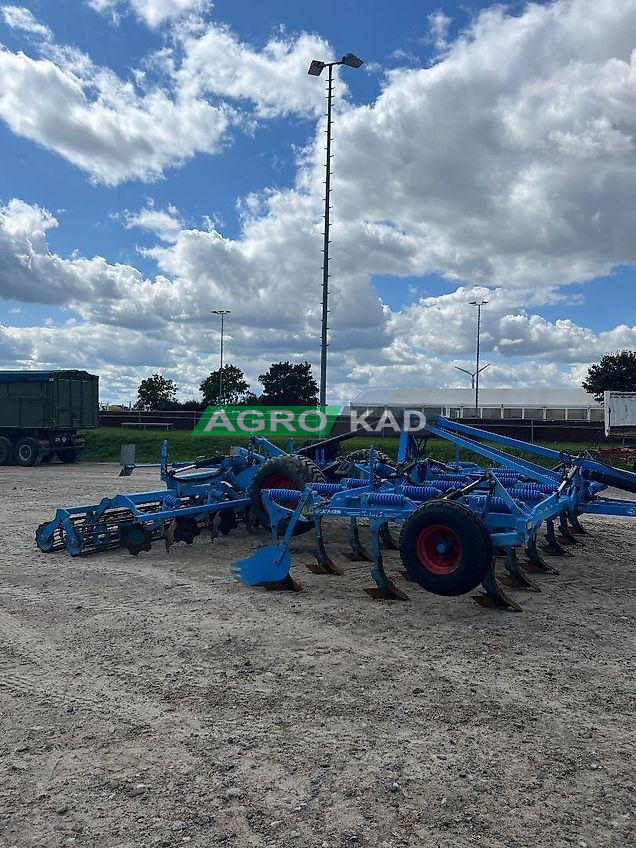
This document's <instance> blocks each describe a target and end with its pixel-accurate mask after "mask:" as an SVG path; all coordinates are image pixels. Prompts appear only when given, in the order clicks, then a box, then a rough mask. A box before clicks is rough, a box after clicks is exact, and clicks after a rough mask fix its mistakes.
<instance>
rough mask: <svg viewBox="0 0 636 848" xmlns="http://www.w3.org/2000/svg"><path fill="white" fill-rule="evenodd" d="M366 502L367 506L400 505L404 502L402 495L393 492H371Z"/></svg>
mask: <svg viewBox="0 0 636 848" xmlns="http://www.w3.org/2000/svg"><path fill="white" fill-rule="evenodd" d="M367 503H368V504H369V506H400V505H401V504H403V503H404V497H403V496H402V495H396V494H395V493H394V492H371V493H370V494H369V496H368V498H367Z"/></svg>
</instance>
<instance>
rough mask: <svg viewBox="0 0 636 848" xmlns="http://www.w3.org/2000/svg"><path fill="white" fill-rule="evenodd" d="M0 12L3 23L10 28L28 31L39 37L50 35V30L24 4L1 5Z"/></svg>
mask: <svg viewBox="0 0 636 848" xmlns="http://www.w3.org/2000/svg"><path fill="white" fill-rule="evenodd" d="M0 14H1V15H2V17H3V18H4V22H5V24H6V25H7V26H8V27H10V28H11V29H18V30H22V31H23V32H29V33H32V34H33V35H37V36H39V37H41V38H49V37H50V36H51V30H50V29H49V28H48V27H47V26H45V25H44V24H42V23H40V22H39V21H37V20H36V19H35V17H34V16H33V13H32V12H31V11H30V10H29V9H26V8H25V7H24V6H1V7H0Z"/></svg>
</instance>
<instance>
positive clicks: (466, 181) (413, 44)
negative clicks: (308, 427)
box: [0, 0, 636, 399]
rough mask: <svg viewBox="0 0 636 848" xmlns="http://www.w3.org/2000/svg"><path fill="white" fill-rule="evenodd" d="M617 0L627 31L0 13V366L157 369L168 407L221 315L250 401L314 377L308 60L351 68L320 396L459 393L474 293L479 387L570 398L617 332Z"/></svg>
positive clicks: (548, 9) (627, 233)
mask: <svg viewBox="0 0 636 848" xmlns="http://www.w3.org/2000/svg"><path fill="white" fill-rule="evenodd" d="M623 5H624V9H623V13H624V14H623V17H622V26H620V25H619V23H617V21H616V19H615V16H613V14H612V10H611V8H609V9H608V4H606V3H600V4H592V3H591V0H559V2H557V3H555V4H543V6H541V4H535V6H533V7H530V8H526V7H525V6H524V5H523V4H511V5H508V6H506V7H498V8H495V7H493V8H491V7H490V6H491V4H487V3H471V4H466V3H454V2H446V3H421V2H417V3H416V2H403V3H400V4H397V5H396V7H395V8H394V9H391V10H390V12H389V11H388V10H387V6H386V3H380V2H376V1H375V0H373V2H364V3H362V2H353V0H350V1H349V2H342V0H341V2H338V3H336V2H332V0H327V2H322V3H320V4H299V3H292V2H283V0H274V1H273V2H268V3H261V4H244V3H235V2H229V0H219V2H216V3H215V4H214V5H212V4H211V3H205V2H203V0H198V2H197V0H58V2H56V3H51V2H48V0H24V2H22V3H18V2H16V3H12V4H4V5H2V4H0V42H1V43H2V44H3V45H4V48H3V50H2V52H0V60H2V61H4V62H5V68H4V69H1V68H0V71H2V72H3V77H4V79H5V80H7V81H8V85H7V86H6V89H7V90H6V91H5V94H4V100H3V99H2V97H3V95H2V94H1V93H0V162H2V167H1V168H0V207H4V209H5V210H8V211H7V212H6V214H5V219H3V220H4V231H3V232H4V235H5V240H4V241H2V240H0V297H1V298H2V299H0V331H2V332H3V335H2V336H0V355H2V356H3V357H4V361H3V366H9V367H11V366H15V367H41V366H43V365H46V366H47V367H48V366H52V367H56V366H61V367H62V366H64V367H66V366H69V365H75V364H77V365H80V364H81V362H80V359H81V360H83V362H84V363H85V366H86V367H88V368H89V369H90V370H95V371H98V372H99V373H101V374H102V375H103V380H102V385H103V391H106V392H107V394H108V396H109V399H116V397H117V396H118V394H124V395H127V396H128V395H130V394H131V393H132V394H134V386H135V385H136V382H138V380H139V378H140V377H141V376H145V375H147V374H149V373H152V372H153V371H154V370H156V368H157V367H158V364H157V363H158V361H159V359H162V360H165V362H166V363H167V365H165V366H162V367H163V370H165V371H166V373H168V374H169V375H170V376H174V377H175V379H176V380H177V382H178V384H179V385H180V387H182V393H183V394H184V396H187V395H190V394H193V393H194V392H196V387H197V385H198V382H200V379H203V377H204V376H205V374H206V373H207V371H209V370H210V369H211V368H213V367H215V364H216V363H215V353H214V346H215V328H214V326H213V325H210V326H206V325H205V322H204V321H203V320H202V314H203V313H204V312H206V310H207V308H208V306H215V305H218V304H219V303H220V301H223V302H224V305H230V306H232V308H233V314H234V315H235V316H236V317H235V319H232V320H234V321H235V323H234V328H232V324H231V323H230V325H229V331H228V332H229V336H228V352H229V356H230V358H231V359H232V360H233V361H235V362H236V363H237V364H239V365H240V366H241V367H243V368H244V370H245V371H246V373H247V374H248V377H249V379H250V381H251V382H252V384H253V385H254V384H255V379H256V377H257V375H258V373H259V370H263V369H264V367H266V365H267V364H268V362H271V361H272V359H274V358H285V359H286V358H290V357H291V358H292V359H298V360H303V359H309V360H310V361H312V362H313V363H314V364H317V362H318V360H319V355H318V351H317V336H318V322H319V296H320V292H319V284H320V208H321V196H320V192H321V185H322V182H321V181H322V178H323V175H322V170H321V157H322V155H323V154H322V151H321V146H322V143H323V142H322V132H323V130H324V119H323V118H322V116H321V108H322V107H321V101H320V94H321V92H322V89H323V87H324V82H323V80H319V79H313V78H309V82H308V80H307V79H306V64H307V58H308V57H309V58H311V57H313V56H314V55H316V58H321V57H322V58H326V57H327V54H328V53H329V54H332V55H341V54H342V53H344V52H347V51H352V52H355V53H356V54H358V55H360V56H361V57H363V58H364V59H365V65H364V66H363V68H362V69H360V70H352V69H349V68H346V69H343V71H342V73H341V80H340V81H338V83H337V85H338V86H339V91H340V92H342V91H343V87H344V86H346V98H345V100H344V101H342V100H341V101H339V104H338V107H337V113H336V122H335V125H334V154H335V156H334V199H333V200H334V222H335V223H334V230H333V238H334V246H333V261H332V272H333V277H334V283H333V285H334V292H335V293H334V296H333V298H332V308H333V321H332V324H333V331H332V343H333V356H332V360H330V362H332V363H333V364H332V365H331V364H330V369H331V370H330V386H331V389H330V391H331V392H332V393H333V395H334V397H338V398H342V397H346V396H348V395H351V394H355V392H356V391H358V390H361V389H363V388H366V387H367V386H368V385H397V384H402V385H407V384H408V385H420V384H422V385H444V384H456V381H457V378H456V377H455V376H454V375H453V370H454V368H453V366H454V365H455V364H462V363H469V362H470V357H471V355H472V353H471V351H472V345H473V343H474V339H473V320H474V315H472V314H471V313H472V311H471V309H470V307H469V306H468V301H469V300H470V299H474V297H475V296H480V297H486V298H487V299H490V301H491V304H492V306H491V307H490V310H491V311H490V315H489V316H486V317H485V339H484V344H485V349H486V355H487V356H488V357H489V359H490V360H491V361H492V362H493V366H494V367H492V368H491V369H490V373H489V374H488V378H487V379H488V380H489V381H490V383H491V384H492V385H505V384H527V383H528V382H532V381H533V380H534V381H537V382H541V383H543V384H554V383H559V382H563V383H572V382H576V381H577V380H579V379H580V376H581V374H582V373H584V371H585V368H586V365H587V363H589V362H590V361H593V360H594V359H597V358H598V356H599V355H600V354H601V353H602V352H604V351H605V350H606V349H610V348H616V347H619V346H620V347H622V346H630V345H632V346H633V344H634V339H636V329H635V328H634V327H633V325H634V324H635V323H636V321H635V318H636V296H635V295H634V270H633V266H634V261H636V257H634V253H633V248H632V245H631V242H632V241H633V238H632V234H631V225H630V224H629V221H630V219H631V217H632V216H633V212H634V209H633V197H634V195H633V192H632V191H631V187H632V180H636V175H635V173H634V171H635V163H634V160H633V147H630V145H633V141H634V136H633V126H632V116H633V114H634V112H631V111H630V109H629V108H628V106H630V105H631V106H632V107H633V106H634V93H633V87H632V88H631V90H630V87H629V85H628V83H627V81H625V82H623V80H622V79H621V74H620V73H617V71H616V63H617V62H618V63H623V64H624V65H625V66H626V67H628V66H629V61H630V58H629V53H628V51H627V45H628V44H630V43H631V44H632V45H633V44H634V32H635V31H636V20H635V18H636V15H635V11H634V7H633V3H632V2H631V0H625V2H624V3H623ZM177 11H178V12H180V13H181V14H177V13H176V12H177ZM590 15H596V16H597V20H596V22H595V26H596V40H595V41H594V40H593V39H591V37H590V39H589V41H586V39H585V37H581V33H582V32H584V31H585V30H586V29H587V23H589V20H590ZM45 28H47V29H45ZM630 39H631V41H630ZM546 45H551V46H550V47H549V52H548V53H546V54H545V55H546V56H547V57H548V58H545V59H544V60H543V62H540V61H539V60H538V58H537V55H538V54H540V53H541V52H542V50H543V49H544V47H545V46H546ZM73 51H74V52H73ZM159 51H161V53H160V59H157V58H156V56H157V54H158V53H159ZM321 51H322V52H321ZM23 54H24V55H26V57H27V59H25V58H24V55H23ZM493 56H497V57H499V58H500V65H501V67H497V61H494V62H493V61H492V57H493ZM153 57H154V58H153ZM577 63H580V64H581V67H585V68H586V73H587V74H588V76H589V79H588V80H587V82H586V81H584V80H583V79H582V78H581V77H578V76H575V75H573V73H572V69H573V68H575V67H576V65H577ZM283 65H284V67H285V69H286V70H285V72H282V71H281V68H282V67H283ZM611 69H614V70H613V71H611ZM611 73H614V78H613V79H612V81H611V84H612V85H613V86H614V88H613V89H610V82H609V76H610V74H611ZM142 74H145V76H144V77H143V81H141V80H142V76H141V75H142ZM310 84H313V86H314V88H313V89H312V88H311V87H310ZM621 84H624V85H625V89H624V92H621V91H618V92H617V87H618V88H619V89H620V86H621ZM586 85H587V86H588V88H587V89H586ZM80 91H81V95H80V94H79V93H78V92H80ZM621 97H623V99H622V100H621ZM56 98H59V102H60V110H59V112H58V113H56V112H55V109H54V108H51V114H47V110H46V108H43V105H42V104H43V101H44V99H46V101H47V102H48V103H49V104H50V103H54V102H57V101H56ZM153 98H162V99H163V100H162V102H164V103H165V107H166V108H165V109H164V108H161V107H159V108H158V109H157V110H156V111H154V112H153V108H154V107H153V105H152V100H153ZM615 101H620V102H621V104H622V105H621V110H622V111H621V115H620V119H619V118H618V117H617V115H616V113H615V109H616V106H615ZM564 103H567V108H564V106H563V104H564ZM168 108H174V119H173V120H171V119H169V118H168V117H166V119H165V126H164V125H163V120H162V116H163V114H164V113H166V110H167V109H168ZM100 110H101V111H100ZM83 112H85V114H82V113H83ZM555 112H556V113H558V114H557V115H556V117H554V116H553V115H554V113H555ZM146 113H148V114H151V115H152V118H151V119H150V121H149V122H146ZM548 116H550V119H548ZM182 119H183V123H182V124H181V123H180V122H181V120H182ZM225 120H227V125H225V126H224V125H223V122H224V121H225ZM144 126H145V127H146V128H147V129H146V130H145V131H144ZM190 128H191V129H190ZM215 134H216V135H215ZM171 135H174V137H172V138H171ZM150 136H152V137H150ZM146 148H147V150H148V158H149V160H152V163H151V164H148V166H147V167H146V164H145V163H144V156H145V153H144V150H145V149H146ZM472 163H474V167H473V166H472ZM12 202H13V205H10V204H11V203H12ZM148 211H151V212H153V213H160V214H161V215H163V216H165V220H167V221H168V222H170V221H171V222H172V223H169V224H168V226H169V229H170V233H171V234H170V235H169V237H168V238H166V237H165V232H164V231H161V232H160V231H159V230H161V227H163V226H164V223H165V221H164V223H162V224H161V225H159V224H158V223H157V221H156V220H155V219H153V220H152V221H151V222H150V224H149V223H148V222H149V221H150V219H149V218H148V217H147V214H146V213H147V212H148ZM339 213H341V214H340V216H339ZM42 216H44V217H42ZM46 216H49V217H48V218H47V217H46ZM50 216H52V217H53V218H54V219H55V221H54V222H51V220H50ZM16 220H17V221H18V224H16V223H15V222H16ZM158 227H159V229H158ZM0 232H2V231H0ZM363 245H366V247H364V249H363V248H362V246H363ZM2 251H5V253H4V255H3V253H2ZM148 251H150V254H149V253H148ZM25 256H28V259H25ZM16 269H17V270H16ZM135 275H136V276H135ZM157 275H160V277H161V279H160V281H159V284H157V280H156V276H157ZM268 275H269V276H268ZM18 278H19V279H20V280H22V279H23V278H24V281H23V283H19V282H17V280H18ZM272 278H275V285H273V287H272V289H273V290H272V292H271V296H270V297H267V296H266V295H264V294H263V292H266V291H267V287H268V285H269V283H268V280H272ZM301 289H302V291H303V292H305V290H306V293H305V294H303V296H302V297H301V296H300V293H301V292H300V290H301ZM263 299H264V300H263ZM235 302H236V308H234V303H235ZM168 303H169V304H170V306H169V308H168V306H167V304H168ZM43 328H45V329H44V330H43ZM82 336H83V337H84V338H85V339H90V343H88V342H87V346H86V349H85V350H84V353H83V355H82V357H80V356H79V355H78V353H77V351H76V352H75V353H73V350H74V347H73V346H74V345H76V343H77V339H78V338H81V337H82ZM133 338H134V348H135V353H134V355H133V354H131V356H130V365H129V366H128V367H125V368H122V362H124V363H125V362H126V359H125V355H124V354H123V353H122V350H125V348H126V345H127V344H129V345H130V344H131V340H132V339H133ZM120 348H121V350H120ZM208 348H210V350H208ZM115 349H117V353H116V354H115V353H114V351H115ZM75 350H76V348H75ZM159 350H161V351H162V354H161V356H160V357H159V359H158V351H159ZM144 351H145V352H144ZM73 359H76V360H77V362H72V361H71V360H73ZM133 360H134V361H133Z"/></svg>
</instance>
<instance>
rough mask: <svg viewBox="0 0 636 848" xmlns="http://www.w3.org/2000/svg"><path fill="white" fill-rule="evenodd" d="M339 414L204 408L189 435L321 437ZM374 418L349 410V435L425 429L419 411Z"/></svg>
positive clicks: (330, 409)
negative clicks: (352, 433) (398, 415)
mask: <svg viewBox="0 0 636 848" xmlns="http://www.w3.org/2000/svg"><path fill="white" fill-rule="evenodd" d="M341 411H342V407H340V406H317V407H315V406H311V407H310V406H290V407H283V406H261V407H245V406H208V408H207V409H206V410H205V412H204V413H203V415H202V416H201V418H200V419H199V421H198V423H197V425H196V427H195V428H194V431H193V434H195V435H197V436H206V435H217V436H221V435H241V434H245V435H254V434H258V435H260V436H314V437H325V436H328V435H329V434H330V433H331V430H332V429H333V426H334V424H335V422H336V419H337V417H338V416H339V415H340V413H341ZM376 415H377V412H376V413H375V415H372V411H371V410H366V411H365V412H362V413H358V412H356V411H354V410H352V411H351V413H350V422H349V427H350V431H351V432H355V431H363V432H367V433H377V434H378V435H380V434H381V433H382V432H383V431H384V430H386V429H389V430H393V431H394V432H395V433H400V432H401V431H402V429H403V428H405V429H406V430H407V431H408V432H411V433H412V432H417V431H419V430H423V429H425V427H426V416H425V415H424V413H423V412H420V411H419V410H404V414H403V416H402V415H400V420H397V419H396V417H395V415H394V413H393V412H392V411H391V410H390V409H385V410H384V412H383V413H382V414H381V415H380V416H379V417H377V418H376ZM370 419H371V420H370Z"/></svg>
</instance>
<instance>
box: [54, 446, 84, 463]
mask: <svg viewBox="0 0 636 848" xmlns="http://www.w3.org/2000/svg"><path fill="white" fill-rule="evenodd" d="M78 456H79V451H78V450H74V449H70V448H69V449H67V450H63V451H62V450H61V451H58V452H57V458H58V459H59V460H60V462H63V463H64V464H65V465H70V464H71V462H77V457H78Z"/></svg>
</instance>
